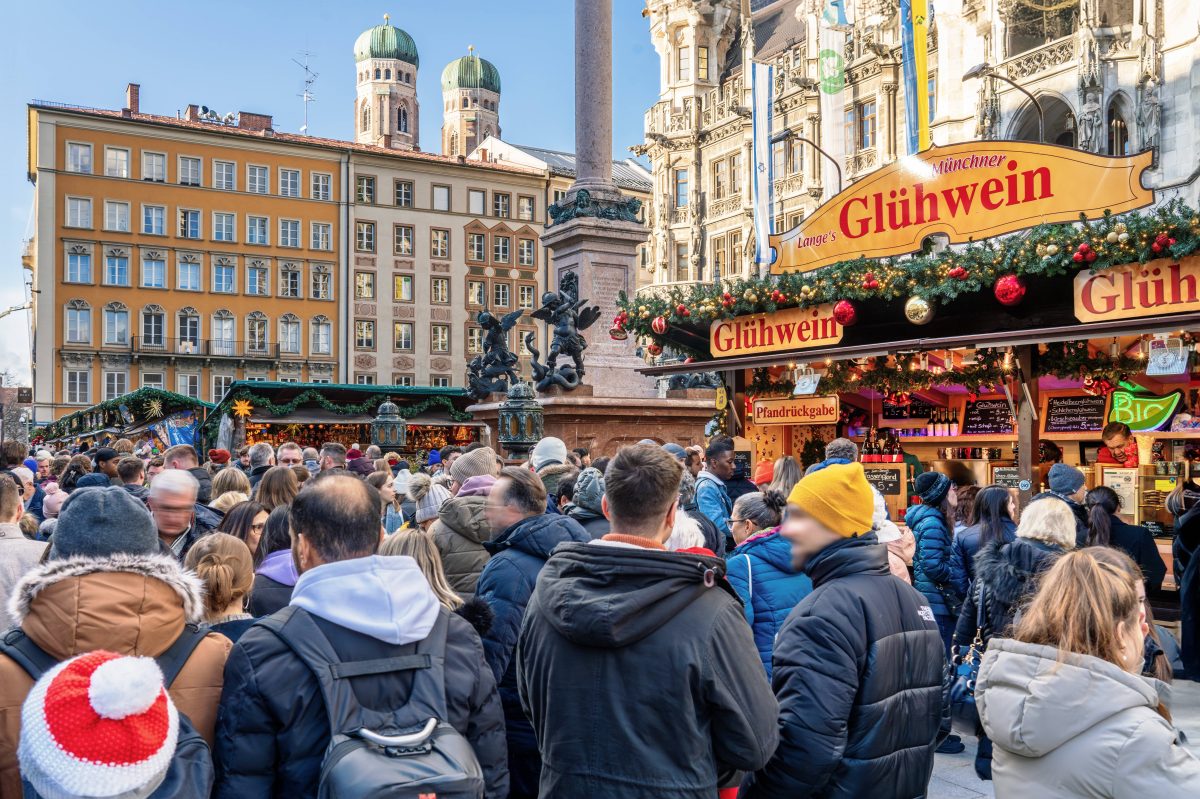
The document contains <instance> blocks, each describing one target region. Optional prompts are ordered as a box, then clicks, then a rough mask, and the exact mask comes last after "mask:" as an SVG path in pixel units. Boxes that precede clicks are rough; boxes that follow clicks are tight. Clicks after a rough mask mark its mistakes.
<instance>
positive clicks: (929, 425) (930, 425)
mask: <svg viewBox="0 0 1200 799" xmlns="http://www.w3.org/2000/svg"><path fill="white" fill-rule="evenodd" d="M936 420H937V411H933V410H931V411H930V412H929V419H928V420H927V421H926V422H925V435H927V436H932V435H935V434H936V433H937V431H936V430H935V429H934V428H935V426H936V425H937V421H936Z"/></svg>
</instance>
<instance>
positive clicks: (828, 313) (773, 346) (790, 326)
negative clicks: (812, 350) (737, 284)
mask: <svg viewBox="0 0 1200 799" xmlns="http://www.w3.org/2000/svg"><path fill="white" fill-rule="evenodd" d="M841 340H842V326H841V325H839V324H838V323H837V320H836V319H834V318H833V306H832V305H830V304H828V303H826V304H824V305H816V306H813V307H811V308H787V309H784V310H782V311H776V312H775V313H759V314H749V315H747V316H739V317H736V318H734V319H719V320H717V321H716V322H713V323H712V326H711V327H710V328H709V349H710V351H711V352H712V354H713V357H714V358H727V357H729V356H731V355H751V354H753V353H758V352H776V351H780V350H795V349H804V348H805V347H816V346H819V345H822V344H837V343H838V342H839V341H841Z"/></svg>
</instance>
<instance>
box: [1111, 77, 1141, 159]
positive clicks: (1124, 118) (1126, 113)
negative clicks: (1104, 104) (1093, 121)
mask: <svg viewBox="0 0 1200 799" xmlns="http://www.w3.org/2000/svg"><path fill="white" fill-rule="evenodd" d="M1133 120H1134V112H1133V101H1132V100H1130V99H1129V95H1127V94H1126V93H1125V92H1123V91H1118V92H1116V93H1114V94H1113V96H1112V98H1111V99H1110V100H1109V101H1108V110H1107V112H1106V113H1105V115H1104V123H1105V129H1106V130H1107V131H1108V150H1107V152H1108V154H1109V155H1128V154H1129V153H1131V152H1133V139H1132V138H1131V136H1130V129H1131V127H1132V124H1131V123H1132V122H1133Z"/></svg>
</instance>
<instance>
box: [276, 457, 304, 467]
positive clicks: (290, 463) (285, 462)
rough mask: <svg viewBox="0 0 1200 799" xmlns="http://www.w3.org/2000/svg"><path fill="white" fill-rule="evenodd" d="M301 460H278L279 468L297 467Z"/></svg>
mask: <svg viewBox="0 0 1200 799" xmlns="http://www.w3.org/2000/svg"><path fill="white" fill-rule="evenodd" d="M301 462H302V460H301V459H300V458H280V459H279V465H280V466H299V465H300V464H301Z"/></svg>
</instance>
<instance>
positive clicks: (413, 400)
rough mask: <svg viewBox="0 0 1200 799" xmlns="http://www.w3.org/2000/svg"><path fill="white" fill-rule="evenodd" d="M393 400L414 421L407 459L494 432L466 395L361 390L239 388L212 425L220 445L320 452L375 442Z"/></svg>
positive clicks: (242, 384) (210, 432) (243, 384)
mask: <svg viewBox="0 0 1200 799" xmlns="http://www.w3.org/2000/svg"><path fill="white" fill-rule="evenodd" d="M388 399H390V400H391V401H392V402H393V403H395V405H396V406H397V408H398V409H399V414H400V417H401V418H402V419H404V420H405V421H407V425H406V431H405V432H406V435H405V441H404V444H403V446H402V447H401V448H400V454H402V455H405V456H407V457H421V458H423V457H424V456H425V454H426V453H428V451H429V450H431V449H440V448H441V447H444V446H446V445H448V444H457V445H466V444H469V443H471V442H473V441H476V440H478V439H479V438H480V436H481V435H483V433H484V431H486V429H487V428H486V427H484V426H483V425H482V424H481V423H479V422H477V421H475V420H474V419H473V418H472V416H471V414H470V413H468V412H467V411H466V410H464V409H465V408H466V406H467V405H469V404H470V403H471V400H470V398H469V397H468V396H467V394H466V391H465V390H464V389H460V388H426V387H413V386H359V385H342V384H328V383H275V382H263V381H239V382H236V383H234V384H233V385H232V386H230V388H229V391H228V392H226V394H225V396H224V397H223V398H222V399H221V401H220V402H219V403H218V404H217V406H216V407H215V408H214V409H213V411H212V413H210V414H209V417H208V420H207V422H206V423H205V426H204V434H205V437H206V439H207V440H208V441H209V442H211V445H212V446H219V447H223V448H226V449H236V448H238V447H240V446H242V445H243V444H254V443H257V442H260V441H265V442H268V443H270V444H272V445H275V446H278V445H279V444H282V443H284V442H285V441H292V442H295V443H297V444H300V445H301V446H304V447H316V448H320V446H321V445H322V444H324V443H325V442H327V441H337V442H341V443H343V444H346V445H347V446H349V445H350V444H352V443H358V444H360V445H362V446H363V447H366V446H367V445H368V444H369V443H371V422H372V421H373V420H374V419H375V418H376V415H377V413H378V410H379V406H380V405H382V404H383V403H384V402H385V401H386V400H388Z"/></svg>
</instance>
